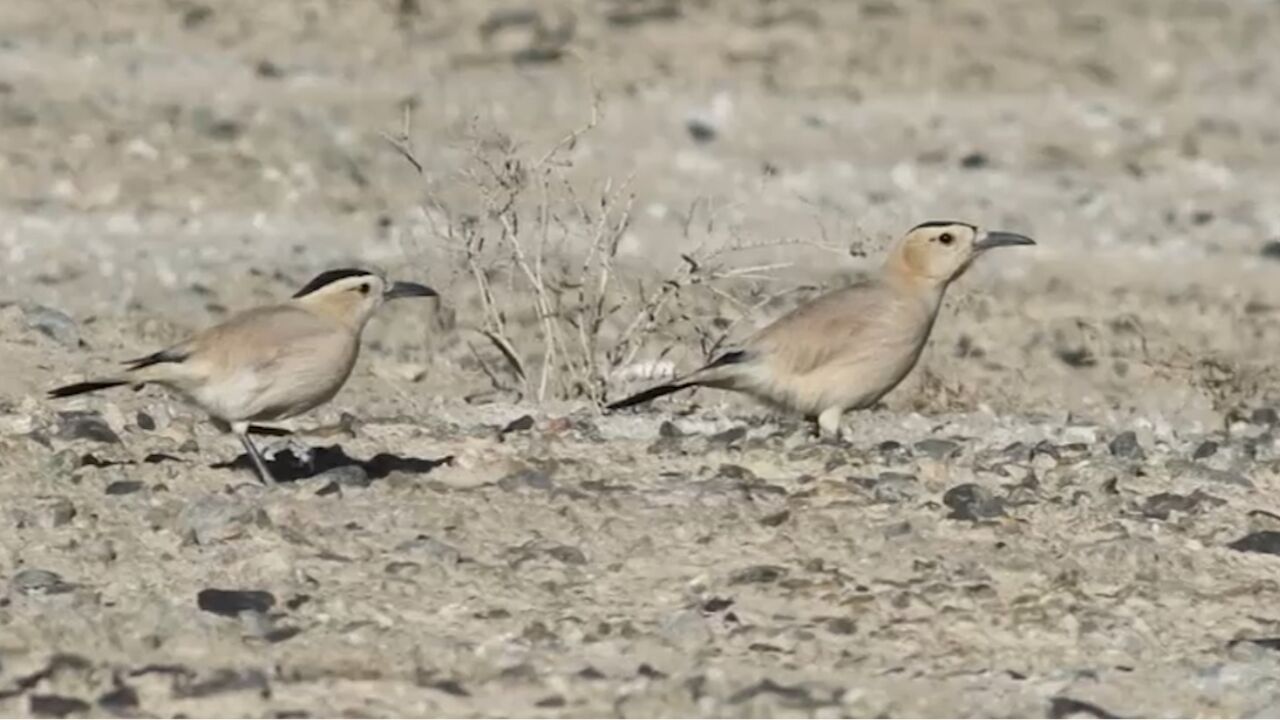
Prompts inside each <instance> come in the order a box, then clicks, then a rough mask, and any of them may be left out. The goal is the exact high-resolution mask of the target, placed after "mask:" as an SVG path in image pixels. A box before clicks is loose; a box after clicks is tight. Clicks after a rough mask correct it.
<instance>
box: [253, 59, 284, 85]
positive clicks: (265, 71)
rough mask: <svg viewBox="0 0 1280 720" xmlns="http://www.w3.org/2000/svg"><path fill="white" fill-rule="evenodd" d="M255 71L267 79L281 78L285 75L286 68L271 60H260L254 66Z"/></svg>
mask: <svg viewBox="0 0 1280 720" xmlns="http://www.w3.org/2000/svg"><path fill="white" fill-rule="evenodd" d="M253 72H254V74H255V75H257V76H258V77H260V78H265V79H267V80H279V79H280V78H282V77H284V70H282V69H281V68H280V66H279V65H277V64H275V63H273V62H271V61H270V60H259V61H258V64H257V65H255V66H254V68H253Z"/></svg>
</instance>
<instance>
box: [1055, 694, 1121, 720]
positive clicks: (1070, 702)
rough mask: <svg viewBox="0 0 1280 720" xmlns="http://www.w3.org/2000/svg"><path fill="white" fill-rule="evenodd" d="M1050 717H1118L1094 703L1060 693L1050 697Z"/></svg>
mask: <svg viewBox="0 0 1280 720" xmlns="http://www.w3.org/2000/svg"><path fill="white" fill-rule="evenodd" d="M1049 717H1051V718H1078V717H1086V718H1114V717H1118V716H1117V715H1113V714H1111V713H1110V712H1107V711H1106V710H1103V709H1102V708H1100V707H1098V706H1097V705H1094V704H1093V703H1088V702H1084V701H1083V700H1076V699H1073V698H1069V697H1063V696H1061V695H1058V696H1056V697H1053V698H1050V699H1049Z"/></svg>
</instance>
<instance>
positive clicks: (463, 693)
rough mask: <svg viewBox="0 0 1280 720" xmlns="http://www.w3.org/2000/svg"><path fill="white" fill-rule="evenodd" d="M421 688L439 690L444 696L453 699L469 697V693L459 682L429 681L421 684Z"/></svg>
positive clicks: (448, 679)
mask: <svg viewBox="0 0 1280 720" xmlns="http://www.w3.org/2000/svg"><path fill="white" fill-rule="evenodd" d="M423 687H429V688H433V689H435V690H439V691H440V692H442V693H444V694H446V695H452V696H454V697H471V693H469V692H467V688H466V687H464V686H463V685H462V683H461V682H458V681H457V680H453V679H450V678H446V679H444V680H429V681H427V682H425V683H423Z"/></svg>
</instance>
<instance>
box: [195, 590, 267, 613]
mask: <svg viewBox="0 0 1280 720" xmlns="http://www.w3.org/2000/svg"><path fill="white" fill-rule="evenodd" d="M275 604H276V598H275V596H274V595H272V594H271V593H269V592H267V591H265V590H219V589H217V588H208V589H205V590H201V591H200V592H199V593H197V594H196V605H197V606H198V607H199V608H200V609H201V610H204V611H205V612H211V613H213V614H214V615H223V616H225V617H236V616H238V615H239V614H240V613H242V612H258V613H265V612H267V611H268V610H270V609H271V608H273V607H275Z"/></svg>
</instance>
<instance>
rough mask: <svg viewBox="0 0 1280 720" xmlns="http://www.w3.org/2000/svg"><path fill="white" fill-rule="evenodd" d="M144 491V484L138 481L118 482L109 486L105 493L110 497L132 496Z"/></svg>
mask: <svg viewBox="0 0 1280 720" xmlns="http://www.w3.org/2000/svg"><path fill="white" fill-rule="evenodd" d="M141 489H142V483H140V482H138V481H137V480H116V481H115V482H113V483H111V484H110V485H108V486H107V488H106V490H104V491H103V492H105V493H106V494H108V495H132V494H133V493H136V492H138V491H139V490H141Z"/></svg>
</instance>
